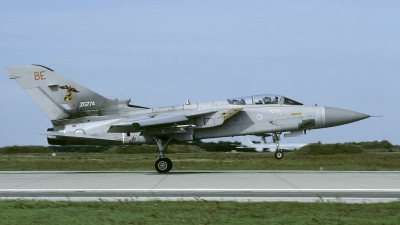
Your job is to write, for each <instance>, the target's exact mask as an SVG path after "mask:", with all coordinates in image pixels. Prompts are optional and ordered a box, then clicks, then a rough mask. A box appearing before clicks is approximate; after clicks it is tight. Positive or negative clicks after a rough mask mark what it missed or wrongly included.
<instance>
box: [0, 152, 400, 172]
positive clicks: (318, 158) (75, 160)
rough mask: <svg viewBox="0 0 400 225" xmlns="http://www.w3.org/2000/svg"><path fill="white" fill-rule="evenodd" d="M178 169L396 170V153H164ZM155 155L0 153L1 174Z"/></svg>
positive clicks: (133, 164) (131, 167) (107, 167)
mask: <svg viewBox="0 0 400 225" xmlns="http://www.w3.org/2000/svg"><path fill="white" fill-rule="evenodd" d="M167 156H168V157H169V158H170V159H171V160H172V161H173V164H174V166H173V169H172V171H179V170H311V171H317V170H326V171H399V170H400V164H399V162H400V152H364V153H359V154H335V155H312V154H310V155H302V154H296V152H294V153H285V157H284V158H283V159H282V160H277V159H275V158H274V154H273V153H256V152H255V153H231V152H229V153H209V152H198V153H168V154H167ZM155 159H156V153H152V154H148V153H142V154H105V153H57V155H56V156H55V157H53V156H52V155H51V153H24V154H0V170H1V171H76V170H79V171H140V170H154V162H155Z"/></svg>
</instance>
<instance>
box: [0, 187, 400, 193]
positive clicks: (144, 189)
mask: <svg viewBox="0 0 400 225" xmlns="http://www.w3.org/2000/svg"><path fill="white" fill-rule="evenodd" d="M22 191H24V192H38V191H40V192H42V191H44V192H46V191H56V192H58V191H59V192H65V191H163V192H164V191H165V192H167V191H206V192H209V191H210V192H213V191H231V192H243V191H259V192H262V191H268V192H278V191H284V192H291V191H294V192H301V191H303V192H333V191H338V192H354V191H360V192H399V194H400V189H365V188H364V189H294V188H291V189H208V188H206V189H202V188H198V189H196V188H194V189H191V188H190V189H189V188H188V189H182V188H180V189H172V188H171V189H148V188H142V189H129V188H125V189H110V188H105V189H0V192H22Z"/></svg>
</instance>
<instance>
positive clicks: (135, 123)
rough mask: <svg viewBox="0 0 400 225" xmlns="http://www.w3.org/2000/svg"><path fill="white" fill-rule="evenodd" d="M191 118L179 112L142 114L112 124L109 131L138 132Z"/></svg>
mask: <svg viewBox="0 0 400 225" xmlns="http://www.w3.org/2000/svg"><path fill="white" fill-rule="evenodd" d="M187 120H189V119H188V118H187V117H186V116H183V115H179V114H166V115H159V116H155V117H148V116H141V117H136V118H131V119H128V120H127V121H126V122H123V123H120V124H115V125H111V126H110V129H108V133H128V132H136V131H139V130H140V129H141V128H144V127H149V126H157V125H167V124H174V123H178V122H184V121H187Z"/></svg>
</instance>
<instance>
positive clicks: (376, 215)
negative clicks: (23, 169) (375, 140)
mask: <svg viewBox="0 0 400 225" xmlns="http://www.w3.org/2000/svg"><path fill="white" fill-rule="evenodd" d="M0 208H1V211H0V223H1V224H21V225H22V224H44V225H45V224H87V225H88V224H398V222H399V221H400V214H399V213H398V211H399V210H400V202H392V203H382V204H380V203H379V204H343V203H287V202H277V203H271V202H263V203H238V202H216V201H208V202H206V201H194V202H183V201H181V202H168V201H163V202H161V201H149V202H136V201H124V202H106V201H100V202H69V201H60V202H51V201H22V200H13V201H0Z"/></svg>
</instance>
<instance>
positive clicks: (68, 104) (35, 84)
mask: <svg viewBox="0 0 400 225" xmlns="http://www.w3.org/2000/svg"><path fill="white" fill-rule="evenodd" d="M6 69H7V71H8V72H9V73H10V75H9V76H10V79H15V80H16V81H17V82H18V84H19V85H20V86H21V87H22V89H24V90H25V91H26V93H28V95H29V96H30V97H31V98H32V99H33V101H35V103H36V104H37V105H38V106H39V107H40V109H41V110H42V111H43V112H44V113H45V114H46V116H47V117H48V118H49V119H50V120H59V119H66V118H69V117H70V114H71V112H73V111H80V110H85V111H96V110H99V109H100V108H102V107H103V106H104V104H106V103H107V99H106V98H104V97H103V96H101V95H99V94H97V93H96V92H93V91H91V90H89V89H87V88H86V87H84V86H82V85H80V84H78V83H75V82H74V81H72V80H69V79H68V78H66V77H64V76H62V75H61V74H59V73H56V72H54V71H53V70H52V69H50V68H47V67H45V66H40V65H27V66H7V67H6Z"/></svg>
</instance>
